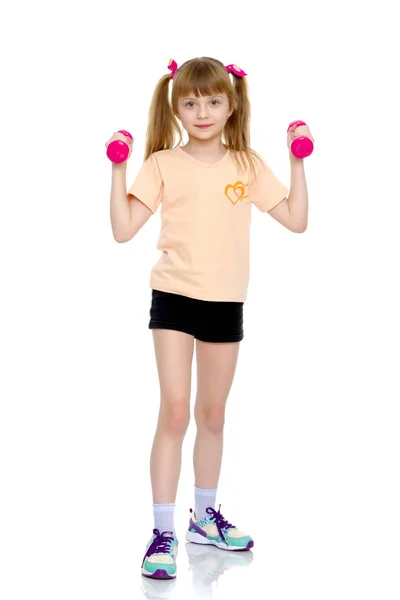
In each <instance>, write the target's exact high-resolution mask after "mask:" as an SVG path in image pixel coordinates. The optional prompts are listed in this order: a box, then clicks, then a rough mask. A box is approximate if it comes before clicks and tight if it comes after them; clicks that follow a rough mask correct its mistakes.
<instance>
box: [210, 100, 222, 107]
mask: <svg viewBox="0 0 400 600" xmlns="http://www.w3.org/2000/svg"><path fill="white" fill-rule="evenodd" d="M213 102H216V103H217V104H220V102H219V100H211V104H212V103H213ZM214 106H216V104H214Z"/></svg>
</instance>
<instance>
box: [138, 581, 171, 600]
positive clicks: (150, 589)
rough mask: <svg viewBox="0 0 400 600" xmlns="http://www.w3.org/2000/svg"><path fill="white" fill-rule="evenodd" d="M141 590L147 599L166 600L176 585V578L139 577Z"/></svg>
mask: <svg viewBox="0 0 400 600" xmlns="http://www.w3.org/2000/svg"><path fill="white" fill-rule="evenodd" d="M141 583H142V592H143V595H144V597H145V598H147V600H168V598H169V597H170V595H171V593H172V591H173V590H174V588H175V586H176V579H151V577H144V576H143V575H142V577H141Z"/></svg>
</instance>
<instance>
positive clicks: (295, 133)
mask: <svg viewBox="0 0 400 600" xmlns="http://www.w3.org/2000/svg"><path fill="white" fill-rule="evenodd" d="M303 135H304V136H305V137H308V138H310V140H311V141H312V142H313V143H314V142H315V140H314V138H313V136H312V135H311V131H310V128H309V126H308V125H299V126H298V127H297V125H292V126H291V128H290V129H289V131H288V134H287V146H288V149H289V150H290V144H291V143H292V141H293V140H294V138H297V137H300V136H303ZM290 154H291V153H290ZM291 156H292V154H291ZM293 158H295V157H294V156H293ZM297 160H299V159H297Z"/></svg>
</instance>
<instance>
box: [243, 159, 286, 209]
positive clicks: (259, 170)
mask: <svg viewBox="0 0 400 600" xmlns="http://www.w3.org/2000/svg"><path fill="white" fill-rule="evenodd" d="M249 190H250V193H249V197H250V200H251V202H252V203H253V204H255V205H256V206H257V208H258V209H259V210H260V211H261V212H267V211H269V210H271V209H272V208H274V206H276V205H277V204H279V202H281V201H282V200H283V199H284V198H285V197H287V196H288V195H289V191H290V190H289V189H288V188H287V187H286V186H285V185H284V184H283V183H282V182H281V181H280V180H279V179H278V178H277V177H276V175H275V174H274V173H273V171H272V170H271V169H270V167H269V166H268V165H267V164H266V163H265V162H264V161H260V160H257V162H256V177H254V176H253V180H252V183H251V184H250V186H249Z"/></svg>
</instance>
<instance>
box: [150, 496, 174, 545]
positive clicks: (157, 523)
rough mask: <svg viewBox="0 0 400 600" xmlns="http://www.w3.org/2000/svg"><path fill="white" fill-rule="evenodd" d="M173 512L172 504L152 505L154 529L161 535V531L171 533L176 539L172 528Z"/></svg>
mask: <svg viewBox="0 0 400 600" xmlns="http://www.w3.org/2000/svg"><path fill="white" fill-rule="evenodd" d="M174 510H175V504H174V503H171V504H153V513H154V529H158V530H159V532H160V533H163V531H172V533H173V534H174V536H175V537H176V533H175V527H174Z"/></svg>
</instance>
